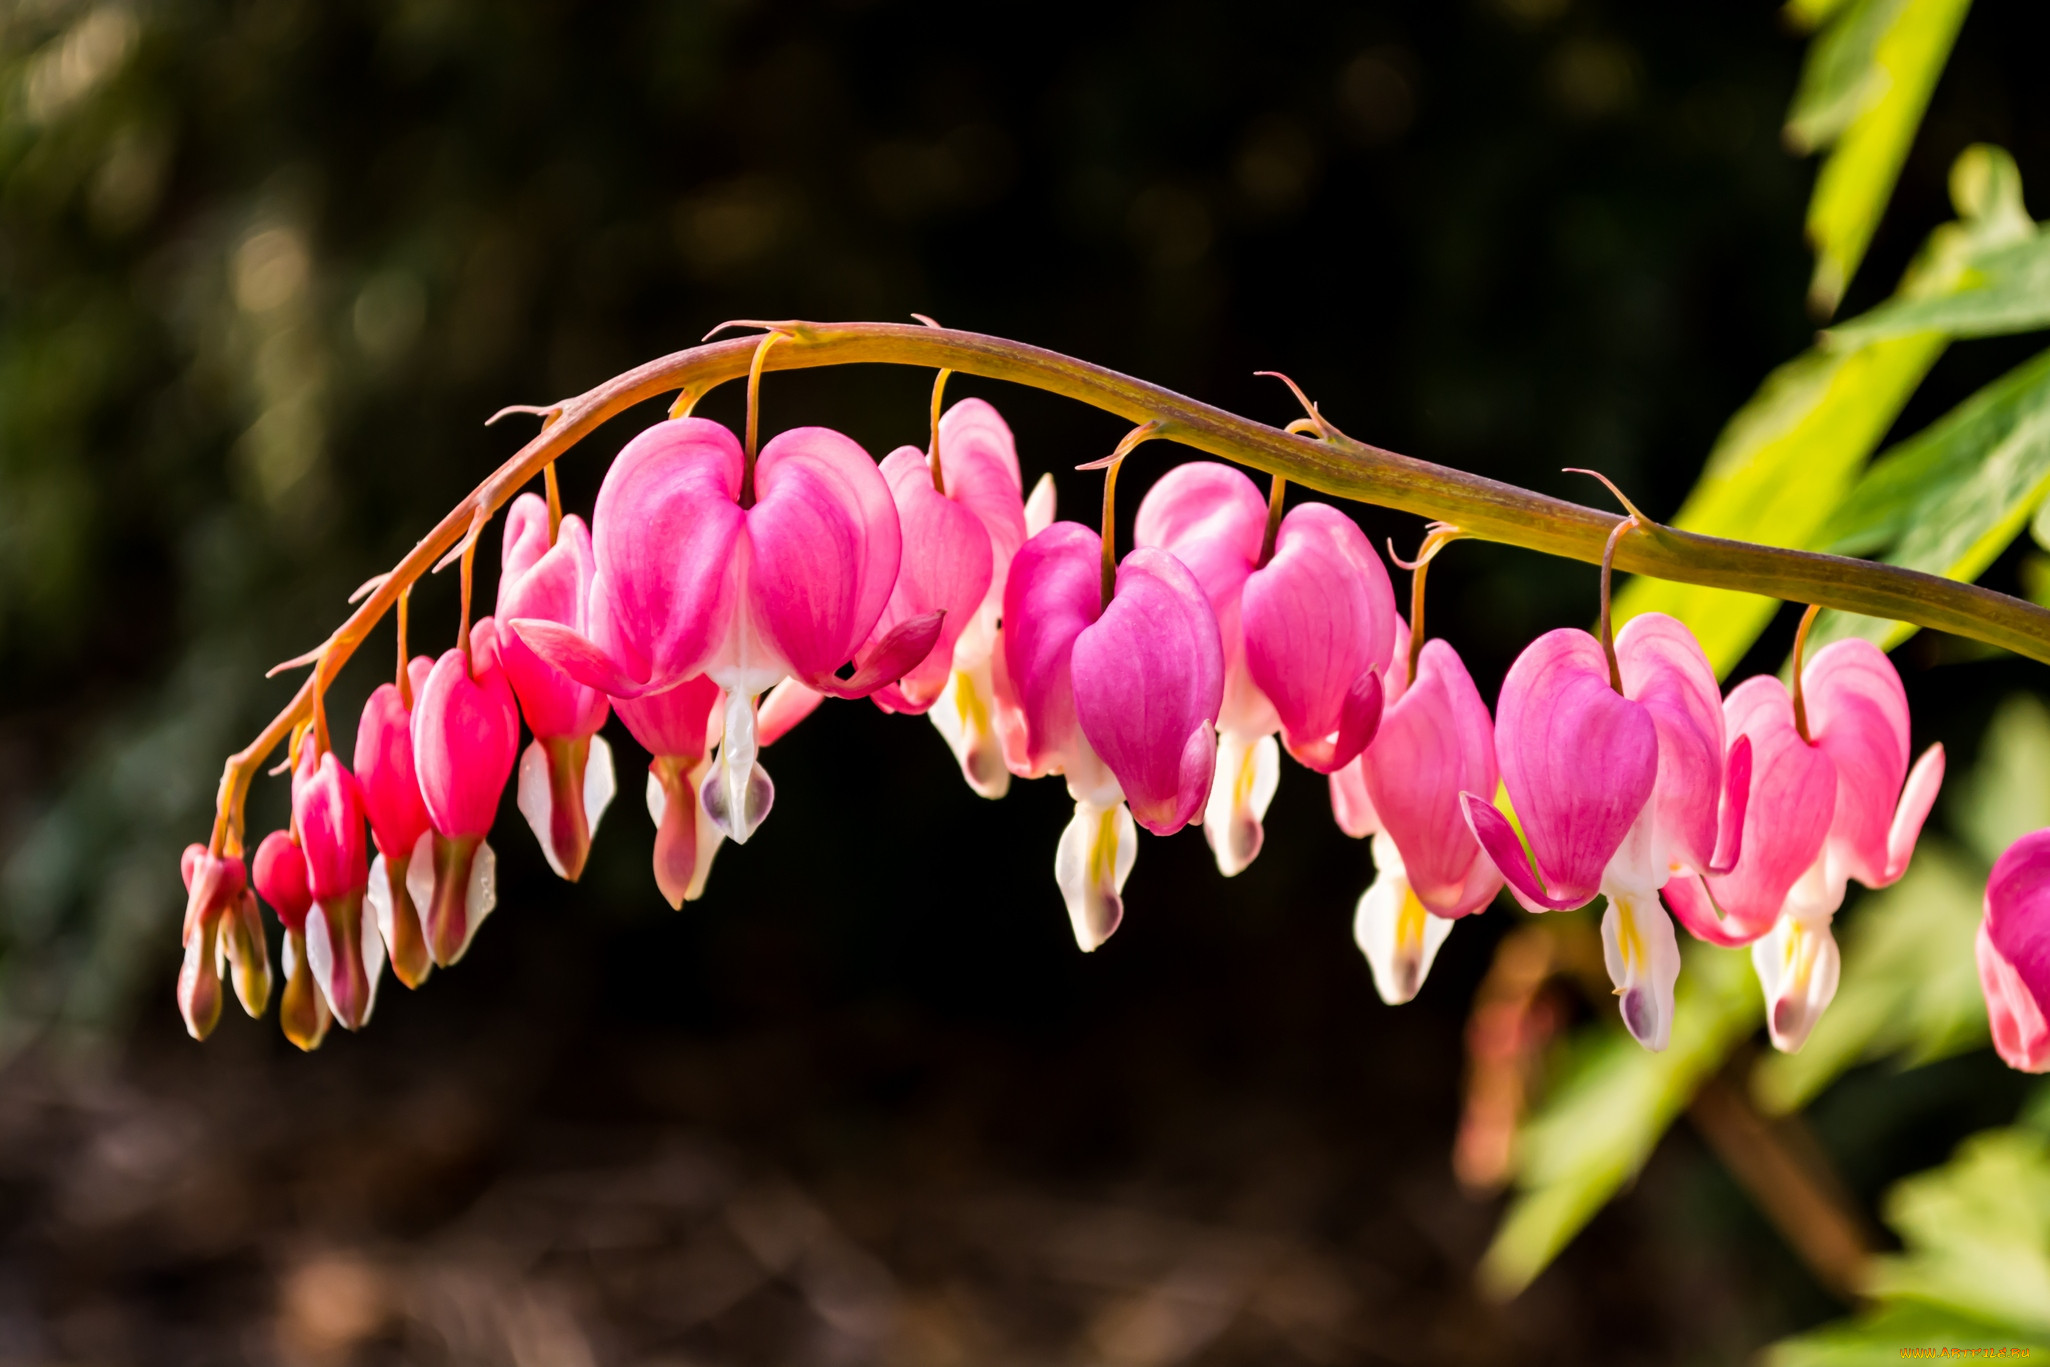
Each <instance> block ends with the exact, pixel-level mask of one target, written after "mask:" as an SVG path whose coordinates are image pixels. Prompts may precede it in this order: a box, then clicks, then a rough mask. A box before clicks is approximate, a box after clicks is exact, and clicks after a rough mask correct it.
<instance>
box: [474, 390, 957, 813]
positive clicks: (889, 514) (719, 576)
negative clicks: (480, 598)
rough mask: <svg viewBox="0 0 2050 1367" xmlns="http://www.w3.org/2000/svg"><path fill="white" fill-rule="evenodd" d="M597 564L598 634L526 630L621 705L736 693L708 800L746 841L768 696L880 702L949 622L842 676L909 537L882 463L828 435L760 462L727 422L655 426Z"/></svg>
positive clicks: (623, 473) (545, 626)
mask: <svg viewBox="0 0 2050 1367" xmlns="http://www.w3.org/2000/svg"><path fill="white" fill-rule="evenodd" d="M592 550H593V554H594V557H595V560H596V564H597V570H596V574H595V576H594V578H593V580H592V586H591V593H590V599H589V603H588V605H587V617H586V629H587V633H588V634H586V633H585V632H579V631H577V630H576V629H574V628H572V627H569V626H566V625H564V624H562V623H560V622H552V621H545V620H541V619H522V620H520V621H518V622H516V623H514V624H513V630H514V631H515V632H517V633H518V635H519V636H520V637H521V639H522V640H524V641H525V642H526V643H527V644H528V645H530V646H532V647H533V648H534V650H535V653H536V654H538V655H540V656H542V657H543V658H544V659H546V660H548V661H549V662H550V663H552V664H555V665H557V666H559V667H561V668H562V669H564V670H565V671H566V672H568V673H569V674H570V675H571V676H572V677H573V678H575V679H576V680H577V681H578V682H580V683H583V684H586V685H588V686H590V687H593V688H597V689H599V690H601V691H603V692H605V693H607V694H609V695H611V696H612V697H614V698H633V697H638V696H640V695H641V694H643V693H656V692H661V691H662V690H663V689H666V688H669V687H672V686H673V685H675V684H678V683H681V682H682V681H683V680H685V679H687V678H690V677H691V676H692V675H695V674H700V673H702V674H706V675H709V676H710V677H711V679H712V681H713V682H714V683H716V684H718V685H719V686H720V687H721V688H722V689H724V690H725V692H726V716H725V719H724V738H723V741H722V743H721V745H720V749H719V758H718V761H717V763H716V764H715V766H714V769H713V772H712V773H710V774H709V775H707V777H706V780H705V784H706V787H705V791H704V793H703V794H702V800H703V802H704V805H705V810H706V811H707V812H708V813H709V814H710V815H711V817H712V819H713V820H714V821H715V822H716V823H718V825H719V827H720V829H722V830H724V831H725V832H726V833H727V835H728V836H730V837H731V838H732V839H733V840H734V841H736V842H744V841H745V840H746V839H747V838H748V836H750V835H752V834H753V833H754V830H755V828H756V826H758V825H759V824H760V822H761V820H762V818H763V817H764V816H766V815H767V812H768V802H769V800H770V798H771V795H772V793H773V789H771V788H770V787H769V786H768V785H767V784H766V783H765V782H763V781H760V780H759V779H758V777H757V775H758V769H757V766H756V763H755V760H756V754H757V751H758V749H759V742H758V739H757V736H756V732H755V699H756V698H757V697H758V696H760V695H761V694H762V693H763V692H765V691H766V690H768V689H769V688H772V687H773V686H774V685H775V684H776V683H777V682H778V681H780V680H782V679H785V678H796V679H798V680H800V681H801V682H802V683H804V684H805V685H806V686H807V687H809V688H811V689H813V690H815V691H817V692H819V693H823V694H826V695H828V696H831V697H866V696H867V695H868V694H870V693H873V692H874V691H875V690H877V689H878V688H881V687H882V686H883V685H884V684H887V683H891V682H894V681H895V680H897V679H899V678H901V677H903V675H904V674H905V673H907V672H908V671H909V670H910V669H911V668H912V667H913V666H914V665H916V664H918V662H919V661H920V660H922V659H924V658H925V656H926V654H927V653H928V652H929V651H931V649H932V647H933V644H934V642H935V641H937V640H938V638H939V633H940V628H941V618H940V617H939V616H938V614H936V613H928V614H926V615H924V616H921V617H914V618H911V619H908V620H906V621H903V622H900V623H899V624H898V625H897V626H896V628H895V629H894V630H892V631H891V632H889V634H888V635H887V636H886V637H884V638H883V639H882V640H881V641H880V642H878V643H877V644H876V645H875V646H874V647H873V648H872V649H870V650H869V651H868V652H867V654H866V655H865V656H863V657H862V658H860V659H859V660H857V661H856V668H855V670H854V674H853V676H852V677H851V678H847V679H842V678H839V677H838V676H837V673H836V671H837V670H838V669H839V668H840V667H841V666H842V665H843V664H845V663H847V662H848V661H849V660H850V659H853V658H854V657H855V655H856V652H857V650H858V648H859V647H861V645H862V644H863V642H864V641H866V640H867V639H868V636H869V632H870V630H871V629H872V628H873V627H874V626H875V623H876V621H877V619H878V618H879V617H881V615H882V612H883V608H884V606H885V605H886V604H887V603H888V601H889V598H890V592H891V588H892V586H893V585H894V584H895V582H896V578H897V565H898V558H899V551H900V536H899V531H898V525H897V512H896V508H895V506H894V505H893V504H892V503H891V501H890V490H889V486H888V485H887V484H886V483H885V482H884V480H883V477H882V475H881V474H880V473H878V471H877V470H876V467H875V465H874V463H873V462H871V461H870V460H869V458H868V456H867V455H866V454H865V453H863V451H862V449H861V448H860V447H859V446H857V445H856V444H855V443H854V442H852V441H850V440H849V439H848V438H846V437H844V436H842V435H840V434H839V433H837V432H833V431H830V430H828V429H826V428H823V427H805V428H798V429H795V430H792V431H789V432H785V433H783V434H782V435H780V436H778V437H776V438H775V439H774V440H773V441H771V442H770V443H769V444H768V445H767V446H766V447H764V448H763V449H762V452H761V455H760V457H759V458H758V459H757V460H755V461H753V462H752V463H750V462H749V461H748V459H747V457H746V455H745V453H744V452H743V451H742V450H741V447H740V443H739V442H738V441H737V440H735V438H734V436H733V434H732V433H731V432H729V431H727V430H726V429H725V428H724V427H721V426H720V425H719V424H717V423H714V422H708V421H706V420H705V419H703V418H678V419H673V420H671V421H668V422H663V423H658V424H656V425H655V426H654V427H651V428H649V429H648V430H647V431H645V432H643V433H641V434H640V435H639V436H637V437H635V438H634V439H633V440H632V441H631V442H629V443H628V444H627V446H626V449H625V450H623V451H621V452H620V453H619V457H618V459H616V460H615V461H613V463H612V468H611V469H610V470H608V471H607V472H606V475H605V483H604V485H603V487H602V488H601V489H600V490H599V493H598V504H597V509H596V511H595V513H594V515H593V518H592Z"/></svg>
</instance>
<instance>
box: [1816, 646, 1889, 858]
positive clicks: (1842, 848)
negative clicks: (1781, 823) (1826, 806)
mask: <svg viewBox="0 0 2050 1367" xmlns="http://www.w3.org/2000/svg"><path fill="white" fill-rule="evenodd" d="M1801 683H1802V689H1803V692H1804V693H1805V694H1806V695H1807V706H1808V734H1809V736H1811V737H1812V738H1813V739H1814V741H1815V743H1816V744H1817V745H1818V746H1820V747H1821V748H1822V749H1823V750H1824V751H1826V752H1827V753H1828V755H1829V757H1830V759H1831V760H1833V761H1835V763H1836V773H1837V802H1836V816H1835V819H1834V820H1833V821H1832V822H1831V823H1830V828H1829V844H1830V853H1831V859H1832V861H1833V862H1834V864H1835V867H1836V869H1837V870H1838V871H1840V873H1841V875H1842V876H1845V877H1850V878H1856V879H1857V880H1858V881H1859V882H1861V883H1864V884H1865V885H1866V886H1868V887H1882V886H1884V885H1885V884H1886V883H1887V882H1888V881H1890V880H1889V879H1888V877H1887V864H1888V862H1889V861H1888V858H1887V833H1888V828H1889V827H1890V826H1891V825H1892V824H1893V817H1894V806H1895V803H1896V802H1897V801H1898V800H1899V798H1900V792H1901V782H1902V780H1903V779H1905V778H1906V777H1907V773H1908V696H1907V692H1906V690H1904V689H1903V688H1902V687H1901V680H1900V675H1899V674H1898V673H1896V672H1895V671H1894V667H1893V661H1891V660H1889V659H1887V658H1886V655H1885V654H1884V652H1882V651H1881V650H1880V649H1879V647H1878V646H1875V645H1873V644H1872V643H1871V642H1870V641H1865V640H1857V639H1853V640H1848V641H1836V642H1832V643H1831V644H1830V645H1827V646H1825V647H1823V648H1822V649H1821V650H1820V651H1818V652H1816V655H1815V658H1814V659H1812V660H1810V661H1809V662H1808V666H1807V668H1806V669H1805V670H1803V671H1802V675H1801Z"/></svg>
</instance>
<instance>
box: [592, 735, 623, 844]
mask: <svg viewBox="0 0 2050 1367" xmlns="http://www.w3.org/2000/svg"><path fill="white" fill-rule="evenodd" d="M618 793H619V776H618V775H617V774H615V773H613V771H612V747H611V746H610V745H608V744H607V743H606V741H605V737H603V736H593V737H591V753H590V755H589V756H588V757H587V758H586V759H585V760H584V820H585V821H587V822H589V823H590V828H591V834H592V835H594V836H595V835H597V834H598V823H599V822H600V821H602V820H603V819H604V817H605V809H606V808H607V807H610V806H611V805H612V799H613V798H614V797H616V796H617V795H618Z"/></svg>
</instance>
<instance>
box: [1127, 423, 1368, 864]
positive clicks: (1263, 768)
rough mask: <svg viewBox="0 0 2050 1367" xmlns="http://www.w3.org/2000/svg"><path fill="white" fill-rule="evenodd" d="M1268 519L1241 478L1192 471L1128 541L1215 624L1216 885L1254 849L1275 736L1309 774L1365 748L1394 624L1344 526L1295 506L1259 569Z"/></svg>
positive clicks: (1276, 767)
mask: <svg viewBox="0 0 2050 1367" xmlns="http://www.w3.org/2000/svg"><path fill="white" fill-rule="evenodd" d="M1267 520H1268V509H1267V501H1266V500H1265V499H1263V498H1262V497H1261V496H1260V493H1259V491H1258V490H1257V489H1255V488H1254V486H1253V482H1252V481H1251V480H1250V479H1248V478H1247V477H1246V476H1245V475H1244V474H1243V473H1241V472H1240V471H1238V470H1236V469H1234V468H1232V467H1231V466H1228V465H1219V464H1217V463H1215V462H1211V461H1194V462H1190V463H1188V464H1185V465H1181V466H1177V467H1176V468H1175V469H1173V470H1170V471H1169V472H1168V473H1167V475H1166V476H1165V477H1163V478H1162V479H1161V480H1160V481H1159V482H1158V483H1157V484H1155V485H1154V486H1153V488H1152V489H1151V490H1149V491H1148V492H1147V495H1146V498H1145V500H1144V501H1143V502H1142V503H1141V504H1140V505H1139V518H1138V524H1137V530H1136V534H1135V539H1136V541H1137V544H1138V545H1140V546H1157V547H1160V548H1162V549H1164V550H1166V551H1168V552H1169V553H1171V554H1172V555H1174V556H1175V557H1176V558H1177V559H1179V560H1180V561H1181V562H1182V563H1183V564H1185V565H1186V566H1187V567H1188V568H1189V570H1190V571H1191V573H1193V574H1194V576H1195V578H1196V580H1197V582H1198V583H1199V584H1201V586H1202V589H1203V592H1204V595H1205V597H1206V598H1207V599H1208V601H1209V604H1210V608H1211V612H1212V614H1213V615H1214V616H1215V618H1216V619H1217V625H1218V631H1219V638H1220V640H1221V642H1222V648H1223V652H1224V662H1225V663H1224V676H1225V682H1224V693H1223V702H1222V705H1221V715H1220V717H1219V718H1218V721H1217V729H1218V733H1219V734H1218V747H1217V748H1218V758H1217V769H1218V782H1217V783H1216V784H1215V786H1213V788H1212V789H1211V792H1210V797H1209V803H1208V810H1207V811H1206V812H1205V813H1204V815H1203V833H1204V836H1205V838H1206V839H1208V840H1209V842H1210V846H1211V850H1212V852H1213V853H1214V854H1215V855H1216V857H1217V866H1218V869H1219V871H1221V872H1222V873H1224V874H1225V875H1226V876H1227V877H1229V876H1231V875H1233V874H1236V873H1238V872H1239V871H1240V870H1242V869H1244V868H1245V867H1246V866H1247V865H1248V864H1250V863H1251V862H1252V861H1253V858H1254V856H1256V855H1257V854H1258V853H1259V850H1260V844H1261V841H1262V839H1263V832H1262V827H1261V821H1262V818H1263V817H1264V816H1265V814H1266V810H1267V805H1268V803H1269V802H1270V801H1272V799H1273V796H1274V791H1275V788H1276V786H1277V784H1278V782H1279V779H1280V757H1279V753H1278V748H1277V747H1276V745H1275V743H1274V741H1273V739H1272V737H1273V734H1274V732H1276V731H1280V732H1281V736H1282V740H1283V742H1284V743H1285V744H1286V745H1287V747H1288V750H1289V753H1290V754H1291V755H1293V756H1295V758H1296V759H1297V760H1299V761H1300V762H1301V763H1303V764H1305V765H1307V766H1308V767H1310V768H1312V769H1315V770H1317V771H1318V772H1320V773H1332V772H1335V771H1336V770H1338V769H1341V768H1343V767H1344V766H1345V765H1346V764H1348V763H1350V762H1351V761H1352V759H1353V758H1354V757H1355V756H1356V755H1358V754H1359V752H1360V750H1361V749H1362V748H1364V746H1365V745H1366V743H1367V742H1368V741H1369V740H1371V739H1372V738H1373V734H1374V728H1375V726H1376V725H1377V724H1378V723H1379V720H1380V714H1381V706H1382V700H1383V679H1384V676H1385V675H1386V673H1387V671H1388V667H1389V664H1390V661H1391V659H1392V654H1393V645H1394V635H1395V623H1396V621H1397V615H1396V611H1395V597H1394V593H1393V591H1392V590H1391V589H1390V587H1389V584H1388V572H1387V570H1386V569H1385V568H1383V566H1382V564H1381V557H1380V556H1379V555H1377V554H1376V553H1375V552H1374V548H1373V547H1372V545H1370V544H1369V543H1368V541H1367V539H1366V537H1365V536H1364V535H1363V534H1362V533H1361V532H1360V529H1359V527H1358V526H1357V525H1356V524H1354V522H1353V521H1352V519H1351V518H1348V517H1346V516H1345V515H1344V514H1343V513H1341V512H1339V511H1338V510H1337V509H1335V508H1332V507H1329V506H1328V505H1325V504H1321V503H1306V504H1303V505H1301V506H1299V507H1297V508H1296V509H1294V510H1293V511H1292V512H1290V513H1289V514H1288V515H1287V516H1286V517H1284V518H1283V519H1282V520H1281V523H1280V525H1279V527H1278V529H1277V532H1276V536H1275V541H1274V545H1273V547H1272V551H1271V554H1268V555H1267V556H1266V557H1265V558H1264V559H1263V550H1265V549H1266V547H1265V541H1266V534H1267Z"/></svg>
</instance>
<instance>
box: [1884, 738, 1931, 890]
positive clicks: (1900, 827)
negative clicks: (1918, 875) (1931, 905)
mask: <svg viewBox="0 0 2050 1367" xmlns="http://www.w3.org/2000/svg"><path fill="white" fill-rule="evenodd" d="M1942 786H1943V746H1942V745H1941V744H1937V745H1932V746H1930V747H1929V748H1928V749H1927V750H1924V751H1923V752H1922V757H1921V758H1920V759H1918V760H1916V761H1915V767H1914V768H1912V769H1910V770H1908V781H1907V784H1906V786H1905V787H1903V788H1902V789H1901V800H1900V806H1898V807H1896V808H1895V809H1894V813H1893V822H1892V824H1891V825H1889V826H1888V827H1887V828H1886V880H1887V881H1888V882H1892V881H1894V880H1895V879H1898V878H1899V877H1900V876H1901V875H1902V874H1904V873H1906V872H1907V871H1908V861H1909V860H1910V859H1913V858H1914V857H1915V841H1916V840H1917V839H1919V838H1920V837H1921V834H1922V823H1923V822H1924V821H1927V820H1928V819H1929V809H1930V808H1931V807H1934V806H1935V805H1936V792H1937V790H1938V789H1939V788H1941V787H1942Z"/></svg>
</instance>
